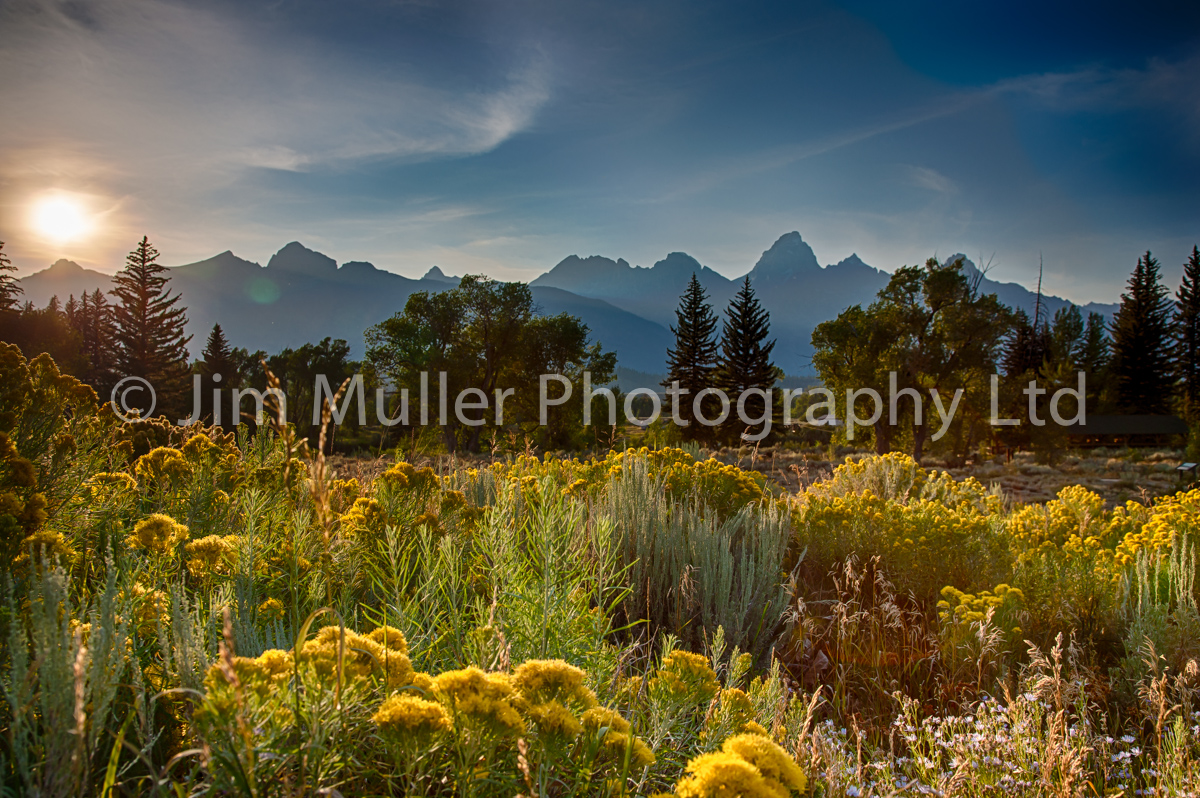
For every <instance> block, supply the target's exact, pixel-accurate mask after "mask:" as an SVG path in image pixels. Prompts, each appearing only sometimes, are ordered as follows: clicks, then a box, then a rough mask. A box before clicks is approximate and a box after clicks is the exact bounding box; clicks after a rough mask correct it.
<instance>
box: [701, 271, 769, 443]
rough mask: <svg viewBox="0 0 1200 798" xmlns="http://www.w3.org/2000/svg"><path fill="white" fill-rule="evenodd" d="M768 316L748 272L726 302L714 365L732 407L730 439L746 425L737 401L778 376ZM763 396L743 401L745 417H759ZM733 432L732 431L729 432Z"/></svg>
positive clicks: (720, 385) (729, 429) (738, 434)
mask: <svg viewBox="0 0 1200 798" xmlns="http://www.w3.org/2000/svg"><path fill="white" fill-rule="evenodd" d="M770 328H771V318H770V316H769V315H768V314H767V312H766V311H765V310H763V308H762V305H760V304H759V302H758V299H757V297H755V296H754V288H753V287H752V286H751V285H750V276H749V275H747V276H746V279H745V281H744V282H743V283H742V287H741V288H740V289H739V290H738V292H737V294H736V295H735V296H734V297H733V299H731V300H730V301H729V308H728V309H727V310H726V311H725V324H724V326H723V329H722V331H721V358H720V361H719V363H718V365H717V373H716V381H717V387H719V388H721V389H722V390H723V391H725V393H726V394H728V395H729V401H730V404H731V410H730V414H729V420H728V421H726V423H725V425H724V426H725V429H726V430H728V431H729V432H728V433H727V434H726V437H727V438H728V439H729V440H731V441H738V440H740V437H741V433H742V432H743V430H744V428H745V426H746V425H745V423H744V422H742V421H741V420H740V419H739V418H738V415H737V401H738V398H739V397H740V396H741V394H742V393H743V392H744V391H746V390H748V389H750V388H760V389H763V390H769V389H771V388H773V387H774V385H775V381H776V380H777V379H778V378H779V375H780V372H779V369H778V368H776V367H775V364H774V363H772V362H771V350H773V349H774V348H775V342H774V341H773V340H772V341H768V340H767V336H768V335H769V334H770ZM764 410H765V408H764V405H763V400H762V397H758V396H752V397H748V398H747V400H746V404H745V415H746V417H747V418H761V417H762V416H763V414H764ZM730 433H732V434H730Z"/></svg>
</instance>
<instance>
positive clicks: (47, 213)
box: [33, 194, 92, 244]
mask: <svg viewBox="0 0 1200 798" xmlns="http://www.w3.org/2000/svg"><path fill="white" fill-rule="evenodd" d="M33 228H34V229H35V230H37V232H39V233H41V234H42V235H43V236H45V237H46V238H49V239H50V240H52V241H54V242H55V243H56V244H65V243H68V242H70V241H75V240H77V239H79V238H82V237H83V236H85V235H87V234H88V233H89V232H90V231H91V229H92V220H91V219H90V218H89V216H88V213H87V210H86V208H85V207H84V205H83V203H82V202H80V201H79V200H77V199H75V198H73V197H70V196H68V195H63V194H56V195H53V196H49V197H45V198H43V199H40V200H38V201H37V202H36V203H35V204H34V206H33Z"/></svg>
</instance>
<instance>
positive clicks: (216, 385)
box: [197, 324, 241, 428]
mask: <svg viewBox="0 0 1200 798" xmlns="http://www.w3.org/2000/svg"><path fill="white" fill-rule="evenodd" d="M197 368H198V370H199V372H200V408H201V417H202V418H203V419H204V420H205V421H206V422H207V423H215V422H216V416H215V414H214V412H213V411H214V405H213V391H214V390H222V391H223V390H224V389H233V388H237V387H239V386H240V383H241V379H240V375H239V374H238V373H237V371H238V367H237V364H236V363H235V362H234V359H233V349H232V348H230V346H229V340H228V339H226V338H225V331H224V330H222V329H221V325H220V324H214V325H213V328H212V331H211V332H209V334H208V341H207V342H206V343H205V344H204V351H203V352H202V353H201V354H200V362H199V363H198V364H197ZM236 421H237V418H236V417H235V411H234V409H233V407H232V405H231V404H230V403H229V402H224V403H223V404H222V406H221V426H223V427H228V428H232V427H233V426H235V423H236Z"/></svg>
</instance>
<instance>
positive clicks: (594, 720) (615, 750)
mask: <svg viewBox="0 0 1200 798" xmlns="http://www.w3.org/2000/svg"><path fill="white" fill-rule="evenodd" d="M582 720H583V727H584V729H586V730H587V731H588V732H589V733H591V734H599V733H601V732H604V737H603V738H602V739H601V741H600V757H601V758H602V759H606V760H608V761H610V762H624V761H625V754H626V752H628V753H629V764H630V766H631V767H633V768H644V767H648V766H650V765H653V764H654V752H653V751H651V750H650V746H648V745H646V744H645V743H644V742H642V740H641V739H640V738H638V737H635V736H633V733H632V732H633V727H631V726H630V725H629V721H627V720H625V718H623V717H621V714H620V713H619V712H617V711H616V710H612V709H608V708H607V707H592V708H591V709H589V710H588V711H587V712H585V713H583V718H582Z"/></svg>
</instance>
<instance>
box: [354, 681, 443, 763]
mask: <svg viewBox="0 0 1200 798" xmlns="http://www.w3.org/2000/svg"><path fill="white" fill-rule="evenodd" d="M371 721H372V722H373V723H374V724H375V725H376V726H378V727H379V732H380V734H381V735H383V736H384V738H386V739H389V740H391V741H392V742H395V743H399V744H401V745H404V746H405V747H409V748H416V749H420V748H424V747H426V746H428V745H429V744H430V743H431V742H433V740H434V739H436V738H437V737H440V736H442V735H444V734H448V733H449V732H450V730H451V728H452V726H451V723H450V716H449V715H447V714H446V710H445V709H444V708H443V707H442V705H441V704H439V703H438V702H436V701H427V700H425V699H424V698H418V697H417V696H415V695H411V694H409V693H400V694H398V695H393V696H391V697H390V698H388V699H387V700H386V701H384V702H383V704H382V705H380V707H379V710H378V711H377V712H376V713H375V714H374V715H372V716H371Z"/></svg>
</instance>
